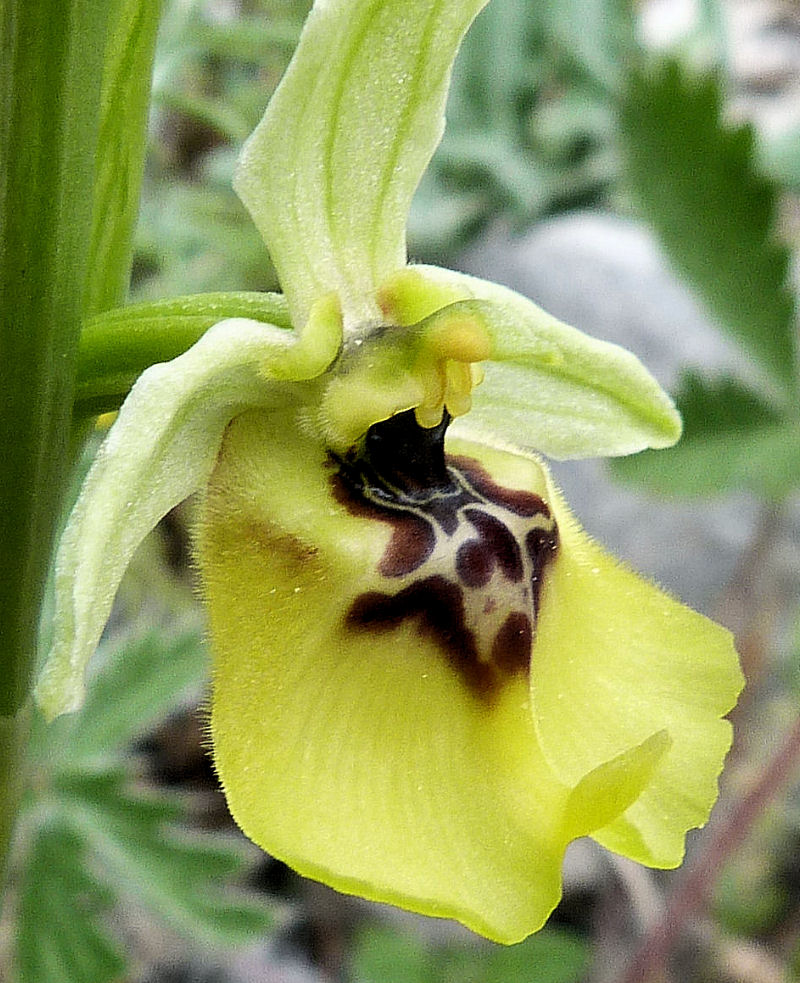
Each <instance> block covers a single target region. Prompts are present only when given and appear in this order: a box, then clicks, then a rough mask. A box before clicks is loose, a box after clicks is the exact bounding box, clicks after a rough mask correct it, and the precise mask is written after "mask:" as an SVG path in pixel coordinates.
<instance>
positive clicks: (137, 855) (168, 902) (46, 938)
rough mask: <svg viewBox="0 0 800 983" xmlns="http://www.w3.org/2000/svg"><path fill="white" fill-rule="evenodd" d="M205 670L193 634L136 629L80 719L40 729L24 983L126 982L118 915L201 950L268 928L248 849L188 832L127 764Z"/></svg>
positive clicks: (19, 960)
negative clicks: (251, 886) (246, 881)
mask: <svg viewBox="0 0 800 983" xmlns="http://www.w3.org/2000/svg"><path fill="white" fill-rule="evenodd" d="M151 587H152V584H151ZM149 613H150V614H152V611H151V612H149ZM206 659H207V654H206V651H205V646H204V644H203V643H202V641H201V637H200V633H199V630H198V629H197V628H191V627H185V628H183V629H175V628H172V629H170V628H169V627H167V625H166V624H164V625H161V626H159V627H157V628H156V627H151V626H150V623H149V618H148V619H142V620H141V621H139V623H138V624H137V622H136V619H134V620H133V622H132V623H131V624H130V626H129V627H128V628H126V629H125V630H124V631H122V632H121V634H120V635H119V637H117V638H116V639H115V640H113V641H112V640H109V642H107V643H106V644H104V645H103V646H102V647H101V650H100V652H99V653H98V656H97V660H96V663H95V669H94V671H93V675H92V678H91V680H90V681H89V687H88V692H87V699H86V703H85V705H84V707H83V709H82V710H81V712H80V713H79V714H75V715H69V716H66V717H60V718H58V719H57V720H56V721H55V722H54V723H53V724H51V725H50V726H47V725H45V724H44V722H43V720H42V719H41V717H37V720H36V726H35V727H34V735H33V739H32V742H31V747H30V758H31V762H30V765H31V774H32V781H31V794H30V796H29V800H28V802H27V803H26V804H25V805H24V806H23V810H22V815H21V820H20V823H21V829H22V839H23V844H24V847H25V859H26V862H25V865H24V868H23V869H22V871H21V872H20V874H19V887H18V890H19V910H18V918H17V930H16V940H17V942H16V959H15V963H16V971H17V974H18V976H17V978H18V981H19V983H111V981H112V980H118V979H120V978H121V977H122V976H123V975H124V973H125V972H126V971H127V969H128V966H129V956H127V955H126V954H125V952H124V949H123V947H122V944H121V941H120V939H119V938H118V937H117V933H116V932H115V931H114V929H113V928H112V927H111V926H112V924H114V923H117V924H118V923H119V917H120V916H119V913H120V911H121V910H122V908H123V907H125V908H133V909H134V910H135V911H138V912H140V913H142V914H143V915H144V916H145V917H149V918H150V919H151V920H153V919H155V920H157V922H158V923H159V924H161V925H162V926H165V927H166V928H167V929H168V930H169V931H171V932H173V933H175V934H176V935H177V936H181V937H183V938H184V939H186V940H187V941H188V942H189V943H191V944H192V945H193V946H198V945H203V944H205V945H211V946H217V947H219V946H235V945H242V944H245V943H247V942H249V941H250V940H252V939H253V938H254V937H258V936H259V935H262V934H263V933H264V932H265V931H266V930H267V929H268V928H269V927H270V925H271V924H272V914H271V911H270V908H269V906H268V905H267V903H266V902H265V901H264V900H263V899H261V898H259V897H258V896H256V895H255V894H253V893H252V892H246V891H245V890H244V889H243V888H242V887H241V882H242V877H243V875H244V873H245V871H246V870H247V869H248V867H249V866H250V865H251V864H252V859H253V850H252V849H251V848H250V846H249V844H246V843H245V841H244V840H243V839H242V838H241V837H240V836H238V835H234V834H232V833H228V832H224V833H219V832H216V833H215V832H209V831H201V830H200V829H199V828H198V827H195V828H191V827H190V826H189V825H187V819H188V817H189V815H190V811H191V810H190V802H189V801H187V800H186V797H185V796H183V795H180V794H178V793H175V792H169V791H167V790H165V789H163V788H158V789H157V788H156V787H155V786H154V785H153V784H152V783H150V782H147V781H146V780H145V776H144V774H143V771H142V759H141V758H140V757H137V756H136V755H134V754H133V753H132V748H133V747H134V745H135V742H136V741H137V740H138V739H140V738H141V737H142V736H143V735H145V734H146V733H147V732H148V731H149V730H152V728H153V727H155V726H156V725H157V724H158V723H160V722H161V721H163V719H164V718H165V717H166V716H167V715H168V714H169V713H170V712H172V711H173V710H175V709H176V708H177V707H179V706H181V705H182V704H183V703H185V701H186V700H187V699H189V700H191V702H196V700H197V695H198V687H199V685H200V680H202V679H203V678H204V676H205V675H206V672H207V665H206ZM236 881H238V882H239V884H240V886H239V887H238V888H236V887H234V886H233V885H234V884H235V882H236ZM112 916H113V917H112ZM162 931H163V929H162Z"/></svg>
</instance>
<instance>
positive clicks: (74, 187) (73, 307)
mask: <svg viewBox="0 0 800 983" xmlns="http://www.w3.org/2000/svg"><path fill="white" fill-rule="evenodd" d="M113 9H114V4H113V3H108V2H103V3H97V2H96V0H0V64H2V66H3V70H2V72H0V365H2V372H3V397H2V408H1V411H0V446H1V447H2V449H3V465H2V469H0V550H1V553H0V555H2V574H0V718H2V724H1V725H0V736H1V737H2V743H0V778H2V780H3V783H4V787H3V788H2V789H0V870H2V868H3V867H4V864H3V858H4V854H5V851H6V846H7V841H8V838H9V834H10V830H11V826H12V819H13V814H14V808H15V798H16V796H15V795H13V794H11V791H12V790H11V789H10V788H9V787H8V784H7V782H11V784H12V785H14V786H16V785H18V781H17V779H18V778H19V775H20V772H21V768H22V765H21V760H22V759H21V750H22V748H23V747H24V735H23V733H22V731H23V723H22V721H23V718H24V714H25V707H26V702H27V696H28V692H29V687H30V679H31V673H32V669H33V662H34V654H35V647H36V634H37V627H38V618H39V608H40V603H41V598H42V594H43V589H44V582H45V577H46V573H47V567H48V559H49V555H50V548H51V544H52V538H53V532H54V528H55V524H56V518H57V515H58V509H59V501H60V495H61V489H62V487H63V483H64V477H65V475H64V471H65V468H64V465H65V461H66V460H67V457H68V455H67V447H68V437H69V424H70V412H71V405H72V395H73V379H74V365H75V354H76V350H77V342H78V333H79V328H80V322H81V316H82V302H83V295H84V291H85V284H86V269H87V255H88V250H87V247H88V243H89V241H90V237H91V228H92V188H93V181H94V165H95V150H96V145H97V132H98V121H99V107H100V92H101V80H102V74H103V56H104V49H105V38H106V21H107V16H108V14H109V12H110V11H112V10H113ZM12 780H13V781H12Z"/></svg>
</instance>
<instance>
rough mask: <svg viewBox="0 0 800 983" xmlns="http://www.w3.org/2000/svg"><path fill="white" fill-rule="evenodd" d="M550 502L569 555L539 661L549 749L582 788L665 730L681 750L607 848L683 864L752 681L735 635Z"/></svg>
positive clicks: (552, 579)
mask: <svg viewBox="0 0 800 983" xmlns="http://www.w3.org/2000/svg"><path fill="white" fill-rule="evenodd" d="M549 501H550V502H551V504H552V505H553V507H554V510H555V515H556V518H557V522H558V527H559V540H560V543H559V555H558V559H557V561H556V562H555V563H554V564H552V569H551V571H550V575H549V577H548V580H547V583H546V584H545V587H544V590H543V596H542V607H541V613H540V617H539V622H538V628H537V638H536V643H535V646H534V652H533V660H532V664H531V688H532V698H533V707H534V717H535V719H536V722H537V732H538V735H539V738H540V740H541V743H542V749H543V752H544V754H545V756H546V758H547V760H548V761H549V762H550V764H551V765H552V766H553V768H554V770H555V771H556V773H557V774H558V775H559V777H560V778H561V780H562V781H564V782H566V783H571V782H573V781H574V780H575V779H576V778H577V777H578V776H579V775H582V774H584V773H585V772H586V771H587V769H590V768H592V767H594V766H595V765H597V764H598V763H600V762H602V761H605V760H607V759H608V758H609V756H611V755H614V754H616V753H618V752H620V751H621V750H622V749H623V748H625V747H630V746H631V744H635V743H637V742H638V741H641V740H643V739H645V738H646V737H647V736H648V735H650V734H652V733H653V732H654V731H656V730H662V729H663V730H664V731H666V732H667V733H668V734H669V737H670V740H671V746H670V749H669V751H668V753H667V754H666V756H665V758H664V761H663V763H662V764H661V765H660V766H659V768H658V770H657V772H656V773H655V775H654V777H653V780H652V782H651V783H650V785H649V786H648V788H647V790H646V791H645V792H644V793H643V794H642V796H641V797H640V798H639V799H638V800H637V801H636V802H635V803H634V804H633V805H632V806H631V807H630V808H629V809H628V810H627V812H626V813H625V815H624V816H623V817H622V818H621V819H619V820H617V821H614V822H612V823H610V824H608V825H607V826H606V828H605V829H602V830H600V831H599V832H598V833H597V834H596V839H598V840H599V841H600V842H601V843H603V844H604V845H605V846H607V847H609V848H610V849H613V850H617V851H619V852H621V853H624V854H625V855H626V856H629V857H632V858H633V859H635V860H639V861H641V862H642V863H646V864H650V865H651V866H658V867H672V866H677V865H678V864H679V863H680V862H681V859H682V857H683V849H684V836H685V833H686V831H687V830H689V829H691V828H693V827H696V826H701V825H703V823H704V822H705V821H706V819H707V818H708V814H709V811H710V809H711V806H712V805H713V803H714V801H715V800H716V797H717V777H718V775H719V772H720V770H721V769H722V764H723V760H724V758H725V754H726V753H727V751H728V749H729V747H730V743H731V728H730V724H729V723H728V722H727V721H726V720H724V719H722V718H723V716H724V715H725V714H726V713H727V712H728V711H729V710H730V709H731V708H732V707H733V705H734V704H735V702H736V698H737V696H738V694H739V692H740V690H741V688H742V683H743V679H742V674H741V671H740V669H739V664H738V660H737V656H736V652H735V650H734V647H733V641H732V638H731V636H730V633H729V632H727V631H726V630H725V629H723V628H721V627H719V626H718V625H716V624H714V623H713V622H711V621H709V620H708V619H707V618H704V617H703V616H702V615H699V614H697V613H695V612H694V611H691V610H690V609H689V608H687V607H685V606H683V605H682V604H679V603H678V602H677V601H675V600H674V599H673V598H671V597H670V596H669V595H667V594H665V593H664V592H663V591H661V590H660V589H658V588H657V587H655V586H654V585H652V584H650V583H648V582H647V581H645V580H644V579H642V578H641V577H638V576H636V575H635V574H634V573H633V572H632V571H630V570H629V569H627V568H626V567H625V566H624V565H622V564H621V563H618V562H617V561H615V560H614V559H613V558H611V557H610V556H608V554H606V553H605V552H604V551H603V550H602V549H601V548H600V547H599V546H598V545H597V544H596V543H594V542H593V541H592V540H591V539H589V537H588V536H587V535H586V533H584V532H583V530H582V529H581V528H580V526H579V525H578V523H577V522H576V521H575V519H574V518H573V516H572V515H571V514H570V512H569V510H568V508H567V507H566V506H565V505H564V503H563V501H562V500H561V498H560V496H559V494H558V492H557V491H556V490H555V489H552V488H551V490H550V493H549ZM676 548H678V547H676Z"/></svg>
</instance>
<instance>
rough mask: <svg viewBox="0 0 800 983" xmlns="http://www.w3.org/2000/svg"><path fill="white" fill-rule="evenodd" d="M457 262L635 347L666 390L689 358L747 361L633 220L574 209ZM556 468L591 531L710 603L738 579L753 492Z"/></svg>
mask: <svg viewBox="0 0 800 983" xmlns="http://www.w3.org/2000/svg"><path fill="white" fill-rule="evenodd" d="M459 267H460V268H461V269H462V270H464V271H465V272H468V273H473V274H475V275H476V276H482V277H485V278H487V279H489V280H495V281H496V282H498V283H502V284H505V285H506V286H509V287H511V288H513V289H514V290H518V291H519V292H520V293H523V294H525V295H527V296H528V297H530V298H532V299H533V300H534V301H535V302H536V303H537V304H540V305H541V306H542V307H544V308H545V309H546V310H548V311H549V312H550V313H552V314H554V315H555V316H556V317H559V318H561V319H562V320H564V321H566V322H567V323H569V324H572V325H574V326H575V327H577V328H580V329H581V330H582V331H585V332H587V333H588V334H591V335H594V336H595V337H598V338H603V339H605V340H607V341H612V342H614V343H616V344H619V345H623V346H624V347H626V348H628V349H630V350H631V351H633V352H634V353H635V354H636V355H637V356H638V357H639V358H640V359H641V360H642V362H644V364H645V365H646V366H647V367H648V369H649V370H650V371H651V372H652V373H653V374H654V375H655V376H656V378H658V380H659V381H660V382H661V383H662V384H663V385H664V386H666V387H667V388H670V387H671V386H672V385H673V384H674V382H675V380H676V377H677V375H678V372H679V370H680V369H681V368H683V367H686V366H688V365H692V366H700V367H705V368H708V369H712V370H715V371H716V370H720V371H724V370H734V369H737V368H739V369H740V370H741V369H742V366H743V365H744V364H745V363H744V362H743V359H742V357H741V355H740V354H739V353H738V352H737V350H736V349H735V347H734V346H733V345H732V344H730V343H729V342H728V341H727V340H726V339H725V338H724V337H723V336H722V335H721V333H720V332H719V331H718V330H717V329H716V328H715V327H714V326H713V325H712V324H711V322H710V321H709V319H708V318H707V317H706V316H705V314H704V313H703V312H702V311H701V310H700V308H699V307H698V305H697V303H696V302H695V301H694V299H693V298H692V296H691V294H690V293H689V291H688V290H687V289H686V288H685V287H684V286H683V285H682V284H681V283H680V282H679V281H678V280H677V278H676V277H675V275H674V274H673V273H672V272H671V271H670V270H669V268H668V266H667V263H666V261H665V259H664V258H663V256H662V254H661V253H660V251H659V248H658V246H657V244H656V243H655V241H654V239H653V237H652V236H651V235H650V233H649V232H648V231H647V230H646V229H644V228H643V227H641V226H638V225H636V224H634V223H632V222H629V221H627V220H625V219H621V218H619V217H616V216H611V215H602V214H596V213H577V214H571V215H567V216H563V217H559V218H556V219H553V220H551V221H548V222H545V223H543V224H541V225H539V226H537V227H536V228H534V229H533V230H532V231H531V232H529V233H528V234H527V235H525V236H524V237H522V238H515V237H513V236H512V235H511V234H510V232H509V231H508V230H507V229H505V228H503V227H495V228H494V229H492V230H491V231H490V232H489V234H488V235H487V236H486V237H484V239H483V240H482V241H481V242H479V243H478V244H476V245H474V246H473V247H472V248H470V249H469V251H467V252H466V253H464V254H463V256H462V257H461V258H460V262H459ZM553 470H554V472H555V474H556V476H557V479H558V481H559V483H560V484H561V486H562V487H563V489H564V492H565V493H566V495H567V498H568V500H569V502H570V504H571V505H572V507H573V508H574V509H575V511H576V513H577V514H578V515H579V516H580V518H581V521H582V522H583V524H584V526H585V527H586V529H587V530H588V531H589V532H590V533H591V534H592V535H594V536H595V537H597V538H598V539H600V540H601V541H602V542H604V543H605V544H606V545H607V546H608V547H609V549H611V551H612V552H614V553H615V554H616V555H617V556H620V557H622V558H623V559H626V560H628V561H629V562H630V563H631V564H632V565H633V566H634V567H635V568H636V569H637V570H639V571H640V572H642V573H645V574H647V575H649V576H650V577H651V578H653V579H654V580H656V581H657V582H658V583H660V584H661V585H662V586H664V587H665V588H667V589H668V590H670V591H671V592H673V593H675V594H677V595H678V596H679V597H681V598H682V599H683V600H684V601H686V602H687V603H689V604H691V605H692V606H694V607H697V608H699V609H701V610H706V611H708V610H709V608H710V605H711V603H712V602H713V599H714V598H715V596H716V595H718V593H719V592H720V591H721V589H722V588H723V587H724V586H725V584H726V583H727V582H728V581H729V579H730V578H731V576H732V574H733V571H734V568H735V565H736V561H737V558H738V557H739V555H740V553H741V551H742V549H743V548H744V547H745V545H746V544H747V543H748V541H749V540H750V538H751V537H752V536H753V534H754V531H755V524H756V517H757V515H758V512H759V509H758V504H757V503H756V502H755V501H754V500H753V499H752V498H751V497H749V496H747V495H744V494H739V495H733V496H728V497H726V498H724V499H720V500H717V501H714V502H707V501H676V500H672V501H661V500H657V499H656V498H653V497H650V496H645V495H643V494H640V493H638V492H636V491H632V490H630V489H628V488H625V487H622V486H620V485H619V484H617V483H615V482H613V481H612V480H611V479H610V477H609V476H608V472H607V470H606V468H605V466H604V464H603V462H601V461H580V462H574V463H573V462H567V463H555V464H554V465H553Z"/></svg>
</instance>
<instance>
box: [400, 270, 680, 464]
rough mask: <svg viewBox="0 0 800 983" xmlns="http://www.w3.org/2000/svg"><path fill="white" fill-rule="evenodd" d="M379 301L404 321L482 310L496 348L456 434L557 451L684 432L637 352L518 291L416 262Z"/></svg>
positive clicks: (621, 450)
mask: <svg viewBox="0 0 800 983" xmlns="http://www.w3.org/2000/svg"><path fill="white" fill-rule="evenodd" d="M466 298H472V299H473V300H474V301H477V303H476V304H475V306H474V307H470V305H469V303H468V301H467V300H466ZM381 299H382V303H383V305H384V309H385V310H386V311H387V312H389V313H390V314H392V315H394V316H395V317H397V318H398V319H399V320H400V321H401V323H411V322H414V321H417V320H420V319H421V318H423V317H426V316H428V314H429V313H430V310H431V309H435V308H436V307H439V306H441V305H442V304H443V303H447V302H449V303H453V302H460V303H461V304H462V305H463V306H464V310H465V313H466V312H467V311H469V310H472V311H473V312H474V313H476V314H478V313H480V314H482V316H483V323H484V325H485V328H486V330H487V332H488V334H489V336H490V338H491V341H492V352H491V355H490V356H489V359H488V361H486V362H485V363H484V369H485V373H486V376H485V381H484V383H483V385H481V386H479V387H478V388H477V389H476V390H475V392H474V394H473V402H472V410H471V412H470V413H469V414H467V415H466V416H464V417H463V418H461V419H459V420H458V421H457V422H456V424H455V425H454V428H453V432H454V433H456V434H460V435H463V436H464V437H470V438H474V439H477V440H481V441H487V442H495V443H506V444H507V445H509V446H511V447H518V448H520V449H522V450H527V451H538V452H540V453H543V454H547V455H548V456H549V457H553V458H556V459H566V458H581V457H607V456H613V455H618V454H631V453H634V452H636V451H640V450H643V449H644V448H646V447H667V446H669V445H671V444H674V443H675V441H676V440H677V439H678V438H679V437H680V433H681V420H680V416H679V415H678V413H677V411H676V409H675V406H674V405H673V403H672V400H671V399H670V398H669V396H668V395H667V394H666V393H665V392H664V391H663V390H662V389H661V387H660V386H659V384H658V383H657V382H656V380H655V379H654V378H653V377H652V376H651V375H650V373H649V372H648V371H647V369H645V368H644V366H643V365H642V364H641V362H639V360H638V359H637V358H636V357H635V356H634V355H632V354H631V353H630V352H628V351H626V350H625V349H624V348H620V347H618V346H617V345H612V344H610V343H609V342H604V341H598V340H597V339H596V338H592V337H590V336H589V335H586V334H583V333H582V332H581V331H578V330H576V329H575V328H572V327H570V326H569V325H566V324H562V323H561V322H560V321H558V320H556V318H554V317H551V315H549V314H547V313H546V312H545V311H543V310H542V309H541V308H539V307H537V306H536V305H535V304H534V303H532V302H531V301H530V300H528V299H527V298H525V297H523V296H521V295H520V294H518V293H515V292H514V291H513V290H509V289H507V288H506V287H501V286H498V285H497V284H494V283H489V282H488V281H485V280H480V279H477V278H475V277H470V276H466V275H464V274H461V273H453V272H451V271H449V270H443V269H439V268H437V267H425V266H416V267H409V268H408V269H407V270H405V271H403V272H401V273H399V274H396V275H395V276H394V277H392V278H390V280H389V281H388V282H386V283H384V284H383V285H382V290H381ZM407 318H410V319H411V322H409V321H407V320H406V319H407Z"/></svg>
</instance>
